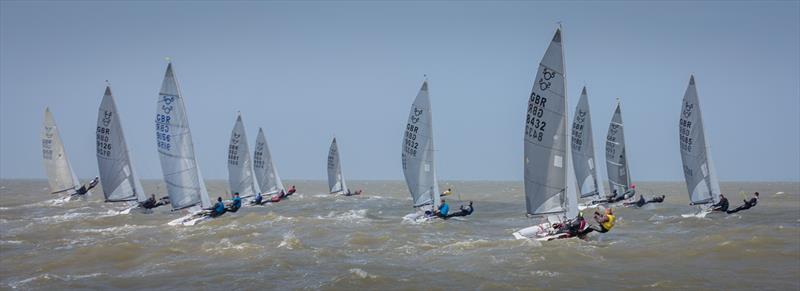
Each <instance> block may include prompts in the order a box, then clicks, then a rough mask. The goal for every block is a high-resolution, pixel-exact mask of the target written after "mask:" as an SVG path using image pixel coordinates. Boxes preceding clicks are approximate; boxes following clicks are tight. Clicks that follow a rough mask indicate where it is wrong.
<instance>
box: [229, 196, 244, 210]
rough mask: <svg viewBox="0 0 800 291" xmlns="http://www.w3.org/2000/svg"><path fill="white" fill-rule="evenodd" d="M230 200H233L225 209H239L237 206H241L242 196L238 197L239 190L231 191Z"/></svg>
mask: <svg viewBox="0 0 800 291" xmlns="http://www.w3.org/2000/svg"><path fill="white" fill-rule="evenodd" d="M232 201H233V202H231V205H229V206H228V208H227V209H226V210H228V211H230V212H236V211H239V208H241V207H242V198H239V192H236V193H233V200H232Z"/></svg>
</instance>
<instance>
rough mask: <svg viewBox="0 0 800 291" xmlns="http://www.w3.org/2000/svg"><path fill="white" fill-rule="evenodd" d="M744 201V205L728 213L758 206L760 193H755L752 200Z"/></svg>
mask: <svg viewBox="0 0 800 291" xmlns="http://www.w3.org/2000/svg"><path fill="white" fill-rule="evenodd" d="M742 201H744V204H742V205H740V206H739V207H736V208H734V209H733V210H728V211H727V212H728V214H732V213H736V212H739V211H742V210H746V209H750V208H752V207H753V206H756V204H758V192H756V193H753V197H752V198H750V200H742Z"/></svg>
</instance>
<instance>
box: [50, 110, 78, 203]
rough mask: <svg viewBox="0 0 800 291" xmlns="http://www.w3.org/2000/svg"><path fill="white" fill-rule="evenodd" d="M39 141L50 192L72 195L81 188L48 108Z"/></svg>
mask: <svg viewBox="0 0 800 291" xmlns="http://www.w3.org/2000/svg"><path fill="white" fill-rule="evenodd" d="M41 139H42V162H43V164H44V169H45V172H46V173H47V182H48V183H49V185H50V192H51V193H52V194H57V193H62V192H70V191H72V193H69V194H73V193H74V192H75V191H76V190H78V188H80V187H81V184H80V181H78V177H77V176H76V175H75V171H73V170H72V165H71V164H70V162H69V158H68V157H67V152H66V150H64V142H63V141H62V140H61V134H60V133H59V130H58V126H57V125H56V121H55V118H53V113H51V112H50V108H49V107H48V108H45V111H44V126H43V128H42V134H41ZM87 194H88V193H87Z"/></svg>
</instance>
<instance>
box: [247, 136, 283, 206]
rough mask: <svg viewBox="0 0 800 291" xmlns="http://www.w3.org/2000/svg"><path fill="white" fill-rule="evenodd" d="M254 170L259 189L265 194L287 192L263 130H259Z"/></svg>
mask: <svg viewBox="0 0 800 291" xmlns="http://www.w3.org/2000/svg"><path fill="white" fill-rule="evenodd" d="M253 168H254V170H255V174H256V178H257V180H258V185H259V188H260V189H261V191H263V192H264V193H265V194H267V195H272V194H276V193H280V192H281V191H284V192H286V188H284V187H283V182H281V177H280V176H279V175H278V168H276V167H275V161H273V160H272V155H271V154H270V152H269V145H268V144H267V138H266V136H265V135H264V130H263V129H261V128H259V129H258V137H256V149H255V152H254V154H253Z"/></svg>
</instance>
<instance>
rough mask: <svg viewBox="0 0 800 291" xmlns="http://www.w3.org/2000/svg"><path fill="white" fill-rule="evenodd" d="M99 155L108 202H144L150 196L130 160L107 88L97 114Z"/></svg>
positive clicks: (99, 167) (117, 112) (113, 102)
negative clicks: (145, 191)
mask: <svg viewBox="0 0 800 291" xmlns="http://www.w3.org/2000/svg"><path fill="white" fill-rule="evenodd" d="M95 135H96V139H97V142H96V146H97V150H96V155H97V167H98V169H99V170H100V181H103V183H102V185H103V195H105V198H106V201H108V202H120V201H132V200H136V201H138V202H144V201H145V200H147V195H146V194H145V193H144V188H143V187H142V183H141V182H140V181H139V176H138V175H137V174H136V170H135V169H134V167H133V162H132V161H131V159H130V152H129V151H128V145H127V143H126V142H125V134H124V132H123V130H122V123H121V121H120V117H119V111H118V110H117V104H116V101H115V100H114V95H113V94H111V87H110V86H107V87H106V91H105V94H103V100H102V101H101V102H100V108H98V112H97V129H96V130H95Z"/></svg>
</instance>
